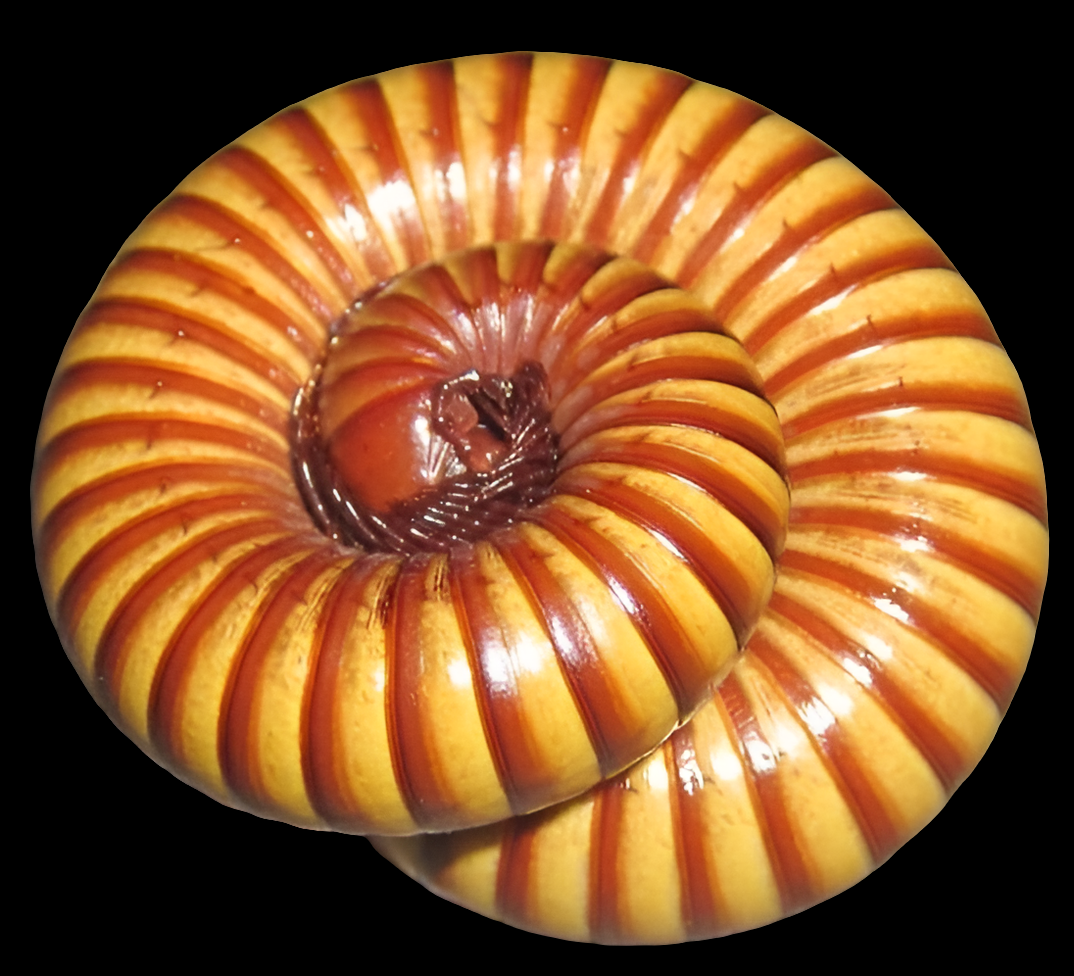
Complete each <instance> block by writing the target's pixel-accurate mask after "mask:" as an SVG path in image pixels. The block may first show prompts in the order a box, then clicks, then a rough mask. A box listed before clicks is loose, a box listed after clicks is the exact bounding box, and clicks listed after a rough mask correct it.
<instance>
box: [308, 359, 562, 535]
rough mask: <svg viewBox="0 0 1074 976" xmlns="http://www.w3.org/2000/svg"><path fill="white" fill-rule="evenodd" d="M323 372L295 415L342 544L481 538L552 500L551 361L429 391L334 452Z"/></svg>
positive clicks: (312, 497)
mask: <svg viewBox="0 0 1074 976" xmlns="http://www.w3.org/2000/svg"><path fill="white" fill-rule="evenodd" d="M319 378H320V372H318V374H317V375H316V376H315V377H314V378H313V379H311V381H310V382H309V383H308V384H307V385H306V386H305V387H303V389H302V390H300V392H299V394H298V396H297V397H296V400H295V406H294V411H293V436H292V456H293V461H294V467H295V474H296V478H297V481H298V485H299V489H300V491H301V493H302V496H303V499H304V501H305V503H306V507H307V508H308V509H309V511H310V513H311V515H313V517H314V520H315V521H316V522H317V523H318V525H319V526H320V527H321V529H322V531H324V532H325V533H326V534H327V535H329V536H330V537H332V538H333V539H336V540H337V541H340V542H343V543H347V544H351V545H357V546H362V547H364V548H367V549H374V550H380V551H386V552H401V553H413V552H437V551H446V550H447V549H449V548H450V547H451V546H452V545H454V544H456V543H460V542H463V543H465V542H475V541H477V540H479V539H481V538H483V537H484V536H486V535H487V534H488V533H489V532H490V531H491V530H493V529H494V528H497V527H500V526H503V525H508V524H510V523H511V522H512V521H514V520H515V518H516V517H517V516H518V515H519V513H520V512H521V511H522V510H524V509H526V508H529V507H530V506H532V505H534V504H536V503H537V502H539V501H541V500H542V499H543V498H545V497H546V496H547V495H548V493H549V491H550V488H551V485H552V481H553V478H554V477H555V471H556V459H557V450H556V436H555V433H554V432H553V430H552V425H551V416H550V414H549V408H548V382H547V377H546V376H545V371H544V368H543V367H542V366H541V365H540V363H537V362H534V361H529V362H526V363H524V364H523V365H522V366H521V367H520V368H519V369H518V370H517V371H516V372H515V373H513V374H512V375H511V376H500V375H496V374H481V373H479V372H478V371H477V370H476V369H471V370H468V371H467V372H465V373H463V374H461V375H459V376H456V377H454V378H453V379H450V380H446V381H442V382H439V383H436V384H434V385H431V387H429V388H425V389H422V388H419V389H417V390H416V391H413V392H412V395H410V396H407V395H405V394H404V395H401V396H399V397H396V398H393V399H394V402H391V403H389V404H388V405H387V409H386V410H384V411H381V414H383V416H375V417H373V418H371V419H370V422H369V423H368V424H366V425H365V426H364V428H363V429H359V430H356V431H352V432H350V433H349V436H348V435H346V434H345V435H343V436H337V437H336V438H334V439H333V440H332V441H331V442H330V443H329V444H327V445H326V443H325V440H324V438H323V437H322V432H321V430H320V416H319V409H318V407H319V401H320V393H321V391H320V389H319Z"/></svg>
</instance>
